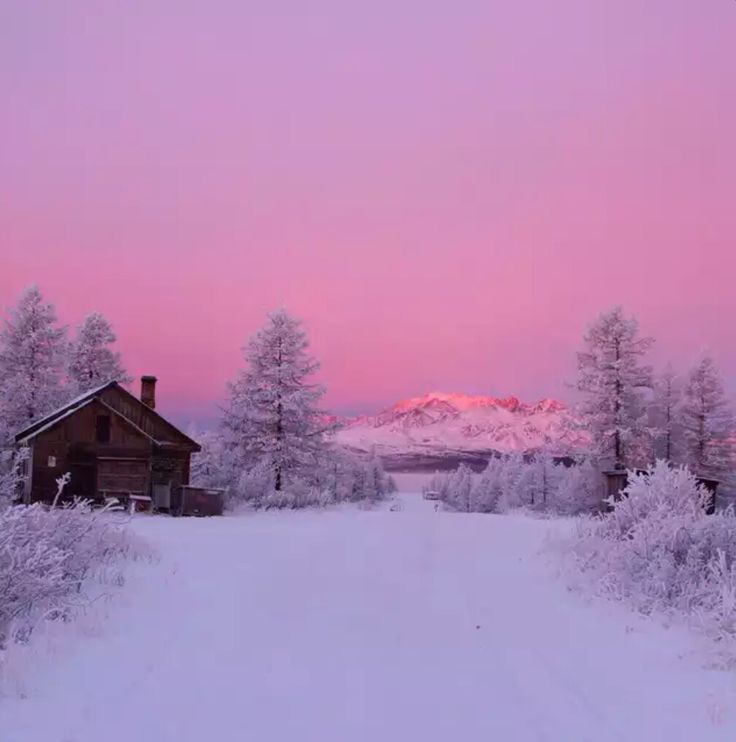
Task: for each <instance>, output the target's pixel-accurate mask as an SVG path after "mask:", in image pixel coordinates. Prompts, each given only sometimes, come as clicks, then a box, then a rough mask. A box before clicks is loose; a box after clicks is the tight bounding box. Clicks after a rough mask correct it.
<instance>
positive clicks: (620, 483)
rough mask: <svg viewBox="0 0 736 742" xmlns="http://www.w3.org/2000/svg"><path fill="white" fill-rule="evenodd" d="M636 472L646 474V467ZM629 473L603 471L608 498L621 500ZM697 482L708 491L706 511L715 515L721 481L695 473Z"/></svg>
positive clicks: (609, 508) (624, 471)
mask: <svg viewBox="0 0 736 742" xmlns="http://www.w3.org/2000/svg"><path fill="white" fill-rule="evenodd" d="M633 471H634V472H635V473H636V474H646V473H647V470H646V469H635V470H633ZM629 473H630V470H627V469H610V470H608V471H604V472H603V478H604V480H605V488H606V499H608V498H613V500H620V499H621V498H622V497H623V496H624V494H623V493H624V490H625V489H626V487H627V486H628V484H629ZM695 479H696V481H697V483H698V484H699V485H700V486H701V487H703V488H704V489H705V490H706V491H707V492H708V500H707V502H706V504H705V512H706V514H708V515H713V513H715V512H716V496H717V494H718V485H719V481H718V480H717V479H712V478H711V477H705V476H699V475H697V474H696V475H695ZM606 509H607V510H611V509H612V508H611V506H610V505H607V506H606Z"/></svg>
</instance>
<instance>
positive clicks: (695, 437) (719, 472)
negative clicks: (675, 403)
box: [680, 356, 734, 477]
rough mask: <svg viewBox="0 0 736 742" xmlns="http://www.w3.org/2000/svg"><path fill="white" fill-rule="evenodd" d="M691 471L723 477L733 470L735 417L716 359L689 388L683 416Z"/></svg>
mask: <svg viewBox="0 0 736 742" xmlns="http://www.w3.org/2000/svg"><path fill="white" fill-rule="evenodd" d="M680 420H681V424H682V429H683V437H684V442H685V452H684V460H685V463H687V464H688V466H689V467H690V469H691V470H692V471H693V472H694V473H696V474H701V475H705V476H715V477H720V476H723V475H724V474H727V473H728V472H730V470H731V469H732V467H733V464H734V462H733V448H732V441H731V438H732V436H733V432H734V431H733V426H734V417H733V412H732V409H731V406H730V404H729V401H728V399H727V397H726V393H725V391H724V389H723V382H722V381H721V377H720V375H719V373H718V369H717V368H716V365H715V363H714V362H713V359H712V358H710V357H708V356H706V357H704V358H703V359H702V360H701V361H700V362H699V363H698V364H697V365H696V366H695V368H693V370H692V371H691V372H690V375H689V377H688V379H687V383H686V384H685V389H684V391H683V401H682V408H681V414H680Z"/></svg>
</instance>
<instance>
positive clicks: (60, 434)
mask: <svg viewBox="0 0 736 742" xmlns="http://www.w3.org/2000/svg"><path fill="white" fill-rule="evenodd" d="M155 408H156V378H155V377H153V376H144V377H142V379H141V397H140V399H138V398H137V397H135V396H134V395H133V394H131V393H130V392H129V391H127V390H126V389H124V388H123V387H122V386H121V385H120V384H118V383H117V382H115V381H112V382H109V383H107V384H104V385H103V386H100V387H98V388H96V389H92V390H90V391H89V392H86V393H85V394H82V395H81V396H79V397H77V398H76V399H73V400H71V401H70V402H69V403H67V404H66V405H64V406H63V407H60V408H59V409H58V410H55V411H54V412H52V413H50V414H49V415H46V416H45V417H44V418H42V419H41V420H37V421H36V422H35V423H33V425H30V426H29V427H27V428H26V429H25V430H22V431H20V432H19V433H18V434H17V435H16V436H15V442H16V444H18V445H25V446H28V449H29V452H30V456H29V459H28V461H27V462H26V477H25V483H24V491H23V500H24V502H26V503H31V502H39V501H41V502H52V501H53V499H54V496H55V495H56V490H57V486H56V480H57V478H59V477H61V476H62V475H63V474H65V473H66V472H69V473H70V475H71V479H70V481H69V484H68V485H67V486H66V488H65V490H64V498H65V499H69V498H72V497H83V498H87V499H90V500H97V501H103V500H105V499H106V498H109V497H116V498H118V499H120V500H122V501H124V502H128V501H130V500H131V499H132V500H133V501H136V500H137V501H140V502H148V503H151V502H153V504H154V505H156V506H157V507H158V508H160V509H162V510H169V509H170V507H171V497H172V493H176V492H177V491H178V490H179V489H180V488H181V487H184V486H186V485H188V484H189V465H190V458H191V455H192V454H193V453H195V452H197V451H199V450H200V446H199V444H198V443H196V442H195V441H193V440H192V439H191V438H189V436H187V435H185V434H184V433H182V432H181V431H180V430H179V429H178V428H177V427H176V426H174V425H172V424H171V423H170V422H168V421H167V420H165V419H164V418H163V417H161V415H159V414H158V413H157V412H156V409H155Z"/></svg>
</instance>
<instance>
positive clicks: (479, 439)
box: [335, 391, 587, 459]
mask: <svg viewBox="0 0 736 742" xmlns="http://www.w3.org/2000/svg"><path fill="white" fill-rule="evenodd" d="M335 440H336V442H338V443H340V444H342V445H345V446H348V447H350V448H354V449H357V450H364V451H368V450H374V451H375V452H376V453H377V454H378V455H379V456H382V457H390V458H392V459H396V458H398V459H400V458H401V457H411V456H414V457H416V456H418V455H421V456H427V455H428V456H430V457H440V458H442V457H443V456H451V457H456V456H457V455H477V454H483V455H488V456H491V455H494V454H496V453H530V452H533V451H539V450H545V451H548V452H550V453H552V454H556V455H570V454H574V453H577V452H580V451H582V450H584V449H585V447H586V443H587V436H586V435H585V433H584V431H583V430H582V429H581V426H580V423H579V420H578V419H577V418H576V416H575V414H574V412H573V411H572V410H570V409H569V408H568V407H567V406H566V405H565V404H563V403H562V402H560V401H558V400H556V399H552V398H543V399H541V400H539V401H537V402H534V403H525V402H522V401H520V400H519V399H518V398H517V397H515V396H509V397H493V396H484V395H470V394H464V393H461V392H441V391H439V392H438V391H435V392H428V393H426V394H422V395H420V396H417V397H409V398H407V399H403V400H400V401H398V402H396V403H395V404H393V405H391V406H390V407H387V408H386V409H384V410H382V411H381V412H379V413H377V414H376V415H361V416H357V417H353V418H348V419H346V420H344V421H343V424H342V427H341V429H340V430H339V431H338V432H337V433H336V434H335Z"/></svg>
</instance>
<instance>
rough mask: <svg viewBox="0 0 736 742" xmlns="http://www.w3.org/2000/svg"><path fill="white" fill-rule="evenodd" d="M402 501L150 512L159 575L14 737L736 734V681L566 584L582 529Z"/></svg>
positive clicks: (268, 741) (684, 638)
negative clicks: (196, 513)
mask: <svg viewBox="0 0 736 742" xmlns="http://www.w3.org/2000/svg"><path fill="white" fill-rule="evenodd" d="M402 502H403V506H404V507H403V510H402V511H400V512H391V511H390V510H388V509H387V508H385V509H381V510H379V511H374V512H365V511H360V510H358V509H349V508H345V509H341V510H336V511H329V512H297V513H293V512H282V513H262V514H256V515H244V516H242V517H226V518H219V519H170V518H165V517H157V518H148V517H141V518H137V519H136V520H135V521H134V524H135V528H136V529H137V530H138V531H139V532H140V533H141V534H142V535H143V536H145V537H146V538H147V539H148V540H149V541H151V542H152V543H153V544H154V545H155V546H156V548H157V549H158V550H159V551H160V553H161V561H160V563H158V564H154V565H151V566H145V567H141V568H137V569H136V570H135V572H134V574H133V575H132V576H131V580H130V583H129V585H128V586H127V587H126V589H125V590H124V591H123V593H122V594H121V596H120V597H119V598H116V601H115V610H114V611H113V612H112V613H111V615H110V617H109V618H108V620H107V621H106V622H105V624H104V625H103V626H102V628H101V629H100V631H99V632H97V634H96V635H94V636H83V637H81V636H80V637H79V638H78V639H76V640H75V641H74V643H73V646H69V647H67V649H66V650H65V652H64V653H62V655H60V656H57V657H55V658H54V659H53V662H51V661H47V663H46V665H45V666H43V667H38V668H36V669H35V671H34V672H33V673H32V674H31V677H30V679H29V681H28V688H27V692H26V697H25V698H21V697H17V696H13V695H9V696H6V697H4V698H0V740H1V741H2V742H202V741H203V740H206V741H207V742H243V741H244V740H253V742H292V741H293V740H300V741H301V742H379V741H380V742H410V741H412V740H417V741H421V742H434V741H436V742H447V741H448V740H456V741H457V742H476V740H477V741H478V742H480V741H481V740H482V741H483V742H491V741H493V740H498V741H499V742H500V741H503V742H516V741H517V740H518V741H519V742H526V741H527V740H530V741H531V740H555V741H559V742H584V741H585V740H596V741H597V740H601V741H606V740H626V741H631V740H647V741H650V740H652V741H656V740H668V742H672V741H673V740H688V741H692V740H699V741H704V742H705V741H708V740H734V739H736V678H735V677H734V676H733V675H731V674H729V673H725V672H719V671H711V670H706V669H703V668H702V656H700V655H699V654H698V653H697V645H696V640H695V639H694V638H692V637H690V636H688V635H687V634H686V633H685V632H683V631H675V630H667V629H664V628H661V627H659V626H655V625H651V624H647V623H646V622H644V621H642V620H640V619H638V618H636V617H633V616H631V615H630V614H627V613H626V611H624V610H623V609H619V608H615V607H612V606H609V605H606V604H604V603H598V602H593V603H592V604H588V603H586V602H584V601H583V600H582V599H581V598H579V597H578V596H576V595H573V594H570V593H569V592H568V591H567V590H566V589H565V586H564V583H563V582H562V580H561V579H559V578H556V577H555V576H554V570H553V568H552V567H551V566H550V564H549V562H548V559H547V558H546V557H545V556H544V555H543V554H540V551H541V549H542V545H543V543H544V539H545V534H546V533H547V532H548V531H549V529H550V528H566V527H569V525H568V524H567V523H565V522H561V521H560V522H554V521H539V520H533V519H530V518H524V517H520V516H487V515H475V514H473V515H461V514H450V513H442V512H435V511H434V509H433V507H432V504H431V503H427V502H424V501H423V500H422V499H421V498H420V497H419V496H418V495H404V496H402Z"/></svg>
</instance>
